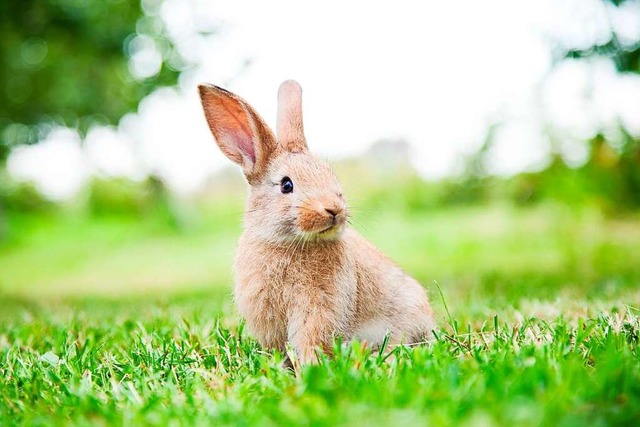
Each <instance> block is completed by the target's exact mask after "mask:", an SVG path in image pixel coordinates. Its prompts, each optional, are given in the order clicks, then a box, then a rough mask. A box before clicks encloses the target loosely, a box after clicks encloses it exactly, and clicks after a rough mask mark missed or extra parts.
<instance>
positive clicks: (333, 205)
mask: <svg viewBox="0 0 640 427" xmlns="http://www.w3.org/2000/svg"><path fill="white" fill-rule="evenodd" d="M346 221H347V205H346V203H345V202H344V201H343V200H342V199H341V198H340V197H339V196H338V195H336V194H326V195H322V196H319V197H313V198H308V199H307V200H305V201H304V203H302V205H301V206H300V209H299V211H298V216H297V221H296V223H297V224H296V225H297V226H298V228H299V229H300V231H302V232H304V233H311V234H316V235H322V236H327V237H328V236H329V235H332V234H333V232H335V231H340V229H341V228H342V227H343V226H344V224H345V222H346Z"/></svg>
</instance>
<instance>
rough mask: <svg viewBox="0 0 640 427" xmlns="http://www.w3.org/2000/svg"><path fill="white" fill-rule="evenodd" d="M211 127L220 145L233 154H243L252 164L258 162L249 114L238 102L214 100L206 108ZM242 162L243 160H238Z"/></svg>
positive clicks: (228, 99) (223, 99)
mask: <svg viewBox="0 0 640 427" xmlns="http://www.w3.org/2000/svg"><path fill="white" fill-rule="evenodd" d="M205 111H206V112H208V113H210V115H208V118H210V120H209V126H210V127H211V130H212V131H213V133H214V135H215V136H216V139H217V140H218V143H219V144H220V145H221V146H224V147H226V148H227V149H228V150H230V151H231V152H236V153H238V154H240V153H242V154H244V155H245V156H247V157H249V159H251V161H252V162H255V161H256V151H255V147H254V135H253V131H252V129H251V124H250V121H249V120H250V119H249V115H248V114H247V112H246V111H245V110H244V109H243V108H242V107H241V106H240V104H239V103H238V101H236V100H235V99H232V98H222V97H218V98H214V100H213V102H210V103H208V104H207V105H206V106H205ZM237 161H238V162H241V159H240V158H238V159H237Z"/></svg>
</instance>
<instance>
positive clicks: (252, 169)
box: [198, 84, 277, 184]
mask: <svg viewBox="0 0 640 427" xmlns="http://www.w3.org/2000/svg"><path fill="white" fill-rule="evenodd" d="M198 89H199V91H200V99H201V101H202V107H203V108H204V115H205V117H206V119H207V123H208V124H209V129H211V133H213V136H214V137H215V139H216V142H217V143H218V146H219V147H220V150H222V152H223V153H224V154H225V155H226V156H227V157H228V158H229V159H231V160H232V161H233V162H235V163H237V164H238V165H240V166H242V170H243V171H244V174H245V176H246V177H247V181H249V183H250V184H253V183H255V182H257V181H259V180H260V178H261V177H262V175H263V173H264V171H265V170H266V167H267V164H268V162H269V158H270V157H271V156H272V155H273V154H274V151H275V150H276V145H277V144H276V142H275V138H274V136H273V133H272V132H271V130H270V129H269V127H268V126H267V125H266V124H265V123H264V121H263V120H262V118H261V117H260V116H259V115H258V114H257V113H256V112H255V111H254V110H253V108H251V106H250V105H249V104H248V103H247V102H246V101H244V100H243V99H242V98H240V97H239V96H237V95H235V94H233V93H231V92H229V91H227V90H225V89H222V88H220V87H217V86H214V85H209V84H202V85H199V86H198Z"/></svg>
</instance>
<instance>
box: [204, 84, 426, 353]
mask: <svg viewBox="0 0 640 427" xmlns="http://www.w3.org/2000/svg"><path fill="white" fill-rule="evenodd" d="M199 90H200V97H201V100H202V105H203V107H204V113H205V116H206V119H207V122H208V124H209V128H210V129H211V132H212V133H213V136H214V137H215V139H216V142H217V143H218V145H219V146H220V149H221V150H222V152H223V153H224V154H225V155H226V156H227V157H228V158H229V159H231V160H232V161H233V162H235V163H237V164H238V165H240V166H241V167H242V170H243V172H244V175H245V177H246V179H247V182H248V183H249V186H250V191H249V196H248V198H247V204H246V212H245V218H244V226H245V227H244V232H243V234H242V236H241V237H240V242H239V245H238V250H237V254H236V259H235V266H234V272H235V300H236V303H237V306H238V309H239V310H240V313H241V314H242V315H243V316H244V317H245V318H246V321H247V326H248V328H249V330H250V331H251V333H252V334H254V335H255V336H256V338H257V339H258V340H259V342H260V343H261V345H262V346H264V347H267V348H275V349H278V350H280V351H285V347H286V344H287V343H290V344H291V345H292V346H293V348H294V349H295V351H296V353H297V356H298V358H299V359H300V361H301V362H302V363H308V362H314V361H315V360H316V357H317V353H316V351H317V350H323V351H325V352H327V351H330V350H331V344H332V340H333V338H334V337H336V336H338V335H341V336H343V337H344V339H345V340H351V339H356V340H363V341H366V342H367V343H368V344H370V345H373V346H375V345H378V344H380V343H382V341H383V339H384V337H385V335H386V334H389V335H390V343H391V344H399V343H412V342H417V341H422V340H425V339H428V338H430V337H431V332H432V330H433V328H434V326H435V323H434V319H433V312H432V309H431V306H430V305H429V301H428V299H427V295H426V293H425V290H424V289H423V287H422V286H420V284H419V283H418V282H417V281H415V280H414V279H413V278H411V277H409V276H408V275H407V274H405V273H404V272H403V271H402V270H401V269H400V268H398V267H397V266H396V265H395V264H393V262H391V261H390V260H389V259H388V258H387V257H386V256H384V255H383V254H382V253H381V252H380V251H379V250H378V249H377V248H376V247H374V246H373V245H372V244H371V243H369V242H368V241H367V240H366V239H365V238H364V237H362V236H361V235H360V234H359V233H358V232H356V231H355V230H353V229H351V228H349V227H348V225H347V223H346V220H347V216H348V208H347V203H346V202H345V199H344V197H343V193H342V188H341V187H340V184H339V183H338V180H337V178H336V176H335V175H334V174H333V172H332V171H331V168H330V167H329V166H328V165H327V164H326V163H324V162H322V161H320V160H318V159H317V158H315V157H313V156H312V155H311V154H310V153H309V151H308V149H307V143H306V140H305V137H304V133H303V127H302V89H301V87H300V85H299V84H298V83H297V82H295V81H292V80H289V81H285V82H284V83H282V85H281V86H280V89H279V91H278V117H277V126H276V131H277V137H276V136H274V134H273V132H272V131H271V130H270V129H269V127H268V126H267V125H266V124H265V123H264V121H263V120H262V118H260V116H259V115H258V114H257V113H256V112H255V111H254V110H253V108H251V106H250V105H249V104H248V103H247V102H246V101H244V100H243V99H242V98H240V97H239V96H237V95H234V94H233V93H231V92H228V91H226V90H224V89H222V88H219V87H216V86H213V85H207V84H205V85H200V86H199Z"/></svg>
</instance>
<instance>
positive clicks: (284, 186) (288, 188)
mask: <svg viewBox="0 0 640 427" xmlns="http://www.w3.org/2000/svg"><path fill="white" fill-rule="evenodd" d="M280 191H282V192H283V193H285V194H287V193H291V192H292V191H293V181H291V178H289V177H288V176H285V177H284V178H282V181H280Z"/></svg>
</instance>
